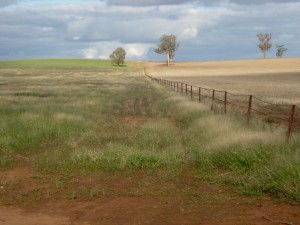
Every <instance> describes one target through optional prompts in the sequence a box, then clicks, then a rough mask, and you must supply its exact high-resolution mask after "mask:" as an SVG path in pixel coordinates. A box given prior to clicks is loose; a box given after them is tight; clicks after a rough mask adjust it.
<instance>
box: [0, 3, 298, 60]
mask: <svg viewBox="0 0 300 225" xmlns="http://www.w3.org/2000/svg"><path fill="white" fill-rule="evenodd" d="M258 33H272V37H273V38H272V44H273V48H272V50H271V51H270V52H269V53H268V57H276V47H275V45H276V44H283V45H285V46H286V47H287V48H288V51H287V52H286V54H285V56H286V57H298V56H300V0H0V59H20V58H97V59H99V58H100V59H105V58H108V57H109V55H110V53H111V52H112V51H113V50H114V49H115V48H117V47H119V46H120V47H123V48H125V50H126V52H127V59H134V60H164V56H163V55H157V54H155V53H154V51H153V49H154V48H155V47H156V46H157V44H158V43H159V38H160V37H161V36H162V35H163V34H175V35H177V38H178V41H179V43H180V48H179V49H178V51H177V54H176V56H175V60H177V61H188V60H223V59H251V58H259V57H260V53H259V50H258V48H257V44H258V42H257V38H256V34H258Z"/></svg>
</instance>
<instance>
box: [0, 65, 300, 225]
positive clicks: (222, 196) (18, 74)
mask: <svg viewBox="0 0 300 225" xmlns="http://www.w3.org/2000/svg"><path fill="white" fill-rule="evenodd" d="M168 69H169V68H168ZM170 69H171V70H173V69H175V67H171V68H170ZM153 71H155V73H158V72H159V71H161V74H164V73H165V72H166V68H164V67H163V66H159V65H158V66H154V67H153ZM170 74H171V73H170ZM170 74H169V75H170ZM174 74H175V73H172V75H173V76H174ZM284 133H285V130H281V129H273V128H272V127H261V126H259V125H257V126H256V125H255V124H253V125H252V126H251V127H248V126H247V125H246V123H245V121H244V120H243V119H242V118H236V117H233V116H230V115H220V114H214V113H212V112H211V111H210V109H209V108H208V107H207V106H205V105H201V104H195V102H190V101H189V100H188V99H187V98H185V97H182V96H180V95H178V94H176V93H173V92H169V91H168V90H164V89H162V88H161V87H159V86H156V85H155V84H153V83H151V82H150V81H149V80H147V79H146V78H145V77H144V76H143V66H142V64H141V63H137V62H131V63H128V64H127V65H126V66H124V67H121V68H116V67H112V66H111V65H110V64H109V62H107V61H99V60H24V61H23V60H21V61H0V187H1V188H0V224H1V225H2V224H4V225H10V224H23V225H29V224H40V225H47V224H72V225H73V224H85V225H94V224H203V223H205V224H276V223H278V221H285V222H290V223H293V224H297V223H299V222H300V213H299V212H300V210H299V202H300V181H299V176H300V167H299V165H300V155H299V143H296V142H295V143H294V142H292V143H290V144H286V143H285V138H284Z"/></svg>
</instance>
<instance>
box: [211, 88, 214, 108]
mask: <svg viewBox="0 0 300 225" xmlns="http://www.w3.org/2000/svg"><path fill="white" fill-rule="evenodd" d="M214 103H215V89H214V90H213V93H212V99H211V110H214Z"/></svg>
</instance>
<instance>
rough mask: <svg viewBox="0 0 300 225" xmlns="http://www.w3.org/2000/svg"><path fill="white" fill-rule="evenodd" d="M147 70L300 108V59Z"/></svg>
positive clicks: (184, 64) (161, 66)
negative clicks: (299, 106)
mask: <svg viewBox="0 0 300 225" xmlns="http://www.w3.org/2000/svg"><path fill="white" fill-rule="evenodd" d="M146 68H147V69H148V72H149V75H152V76H155V77H161V78H164V79H169V80H173V81H179V82H185V83H188V84H192V85H195V86H200V87H204V88H213V89H217V90H222V91H229V92H232V93H234V94H245V95H250V94H253V95H255V96H257V97H259V98H263V99H264V100H267V101H271V102H274V103H279V104H297V105H300V58H289V59H285V58H282V59H258V60H233V61H215V62H182V63H180V62H176V63H174V64H173V65H172V66H171V67H169V68H167V67H166V66H165V65H164V64H162V63H155V62H151V63H147V64H146Z"/></svg>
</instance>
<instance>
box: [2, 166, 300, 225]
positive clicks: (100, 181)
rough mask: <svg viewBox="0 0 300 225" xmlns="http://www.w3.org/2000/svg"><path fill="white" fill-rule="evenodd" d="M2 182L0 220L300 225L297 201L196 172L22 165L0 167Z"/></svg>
mask: <svg viewBox="0 0 300 225" xmlns="http://www.w3.org/2000/svg"><path fill="white" fill-rule="evenodd" d="M58 181H59V182H58ZM0 184H1V189H0V201H1V205H2V206H0V225H34V224H37V225H53V224H56V225H111V224H120V225H126V224H128V225H138V224H155V225H165V224H174V225H175V224H195V225H196V224H205V225H212V224H224V225H235V224H236V225H238V224H240V225H254V224H261V225H273V224H274V225H275V224H294V225H296V224H300V206H299V205H297V204H290V203H282V202H279V201H276V200H274V199H273V200H272V199H271V198H270V197H268V196H260V197H249V196H244V195H241V194H239V193H238V192H236V191H232V189H233V187H230V186H226V185H220V184H210V183H208V182H207V181H205V180H204V179H202V178H200V177H197V176H195V175H193V174H181V175H180V174H179V175H177V176H172V175H168V174H166V173H165V172H161V173H159V174H157V172H143V171H135V172H134V171H131V172H130V171H127V172H118V173H104V172H97V173H93V174H90V173H89V174H71V175H70V174H59V173H52V174H47V173H45V174H42V173H35V172H33V170H31V169H30V168H28V167H19V168H15V169H11V170H6V171H0ZM92 188H93V189H92ZM91 190H95V191H94V192H93V193H92V192H91ZM70 193H74V194H73V195H71V194H70Z"/></svg>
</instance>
